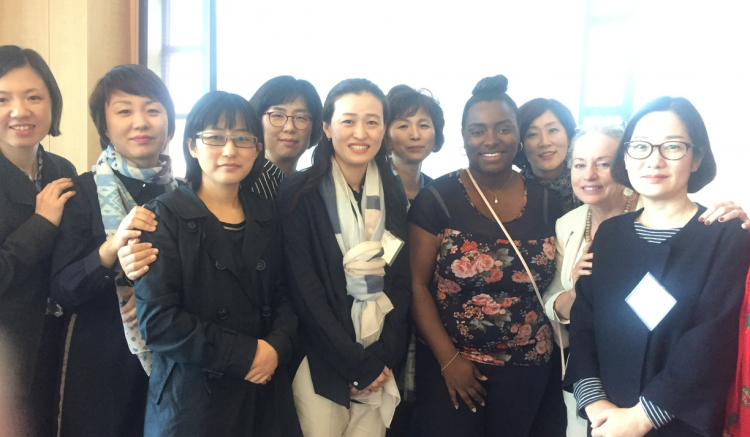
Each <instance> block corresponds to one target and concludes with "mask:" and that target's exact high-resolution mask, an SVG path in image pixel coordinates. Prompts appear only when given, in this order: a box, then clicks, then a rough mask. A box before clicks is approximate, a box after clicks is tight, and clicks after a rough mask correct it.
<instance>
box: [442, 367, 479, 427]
mask: <svg viewBox="0 0 750 437" xmlns="http://www.w3.org/2000/svg"><path fill="white" fill-rule="evenodd" d="M441 367H443V377H444V378H445V385H446V386H447V387H448V393H449V394H450V397H451V401H452V402H453V406H454V407H455V408H456V409H457V410H458V407H459V405H458V398H459V397H460V398H461V399H463V401H464V402H465V403H466V406H468V407H469V409H470V410H471V411H472V412H475V413H476V411H477V407H476V405H475V403H476V404H479V405H481V406H484V397H485V396H487V390H485V389H484V387H482V384H481V383H480V382H479V381H487V377H486V376H484V375H482V373H481V372H480V371H479V369H477V367H476V366H475V365H474V363H472V362H471V361H469V360H467V359H466V358H464V357H463V356H461V354H459V355H458V356H457V357H456V358H455V359H454V360H453V362H451V363H450V364H448V365H447V366H441Z"/></svg>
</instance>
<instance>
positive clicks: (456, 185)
mask: <svg viewBox="0 0 750 437" xmlns="http://www.w3.org/2000/svg"><path fill="white" fill-rule="evenodd" d="M507 88H508V81H507V79H506V78H505V76H495V77H488V78H484V79H482V80H481V81H479V83H478V84H477V85H476V87H475V88H474V90H473V92H472V97H471V98H470V99H469V100H468V102H467V103H466V106H465V107H464V112H463V117H462V122H461V127H462V133H463V139H464V148H465V149H466V155H467V157H468V159H469V168H468V169H464V170H459V171H456V172H453V173H449V174H447V175H445V176H443V177H441V178H438V179H437V180H435V182H433V183H432V184H431V185H430V186H429V187H428V188H427V189H425V190H422V191H421V192H420V194H419V195H418V196H417V198H416V199H415V200H414V202H413V204H412V206H411V209H410V211H409V222H410V225H409V248H410V252H411V257H410V263H411V269H412V275H413V276H412V289H413V292H414V304H413V310H412V314H413V316H414V320H415V324H416V326H417V331H418V335H419V338H420V340H421V341H420V342H418V343H417V369H416V387H417V409H416V411H415V422H414V428H415V429H417V430H419V431H420V432H421V433H423V435H430V436H457V435H475V436H519V437H520V436H528V435H529V433H530V432H531V430H532V424H533V422H534V418H535V417H536V416H537V413H538V412H539V411H538V410H539V408H540V404H541V402H542V398H543V395H544V393H545V389H546V387H547V385H548V381H549V378H550V375H551V370H552V363H551V360H553V359H559V357H553V356H552V350H553V348H552V335H553V334H552V328H551V326H550V323H549V320H548V319H547V316H546V315H545V313H544V307H543V305H542V301H541V297H540V295H539V292H538V289H541V290H543V289H544V288H546V287H547V285H548V284H549V283H550V282H551V281H552V278H553V276H554V274H555V238H554V235H555V229H554V225H555V219H556V218H557V217H559V216H560V215H561V214H562V211H561V206H560V202H559V201H558V200H557V198H556V197H555V196H554V195H550V193H549V192H548V190H547V189H546V188H544V187H542V186H540V185H538V184H535V183H533V182H531V181H529V180H527V179H526V178H524V177H523V176H522V175H520V174H519V173H517V172H515V171H514V170H513V167H512V165H513V160H514V158H515V157H516V154H517V153H519V152H520V151H521V147H522V146H521V143H520V140H519V131H518V123H517V117H518V108H517V106H516V104H515V102H514V101H513V99H511V98H510V96H508V94H507V93H506V91H507ZM558 393H559V391H558ZM559 396H560V401H562V395H561V394H559ZM540 413H541V414H543V412H540ZM558 431H560V430H558ZM562 432H564V430H562Z"/></svg>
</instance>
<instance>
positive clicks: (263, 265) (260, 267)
mask: <svg viewBox="0 0 750 437" xmlns="http://www.w3.org/2000/svg"><path fill="white" fill-rule="evenodd" d="M255 268H256V269H258V270H265V268H266V262H265V261H263V260H260V261H258V264H256V265H255Z"/></svg>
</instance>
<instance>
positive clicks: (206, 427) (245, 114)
mask: <svg viewBox="0 0 750 437" xmlns="http://www.w3.org/2000/svg"><path fill="white" fill-rule="evenodd" d="M261 135H262V129H261V125H260V119H259V117H257V116H256V115H255V114H254V113H253V111H252V108H251V106H250V105H249V104H248V103H247V101H245V100H244V99H243V98H242V97H240V96H238V95H236V94H229V93H225V92H222V91H213V92H210V93H208V94H206V95H205V96H203V97H202V98H201V99H200V100H199V101H198V102H197V103H196V104H195V106H193V109H192V110H191V111H190V114H188V117H187V121H186V125H185V134H184V138H185V139H184V143H183V152H184V154H185V161H186V163H187V174H186V179H187V180H188V182H189V186H187V187H180V188H178V189H177V190H175V191H173V192H171V193H168V194H165V195H164V196H160V197H159V198H158V199H156V200H154V201H152V202H150V203H149V204H148V205H146V207H147V209H148V210H150V211H153V212H154V213H155V214H156V216H157V218H158V219H159V226H158V227H157V228H156V230H155V231H151V232H148V233H145V234H144V235H143V237H142V238H143V240H144V241H147V242H149V243H151V244H153V245H154V247H157V248H159V250H160V251H161V255H160V256H159V257H158V258H157V259H156V261H154V262H153V263H152V264H151V265H150V271H149V272H148V273H147V274H145V275H144V276H143V277H141V278H140V279H138V280H137V281H136V284H135V290H134V294H135V297H136V305H137V308H138V313H139V315H140V316H139V322H138V325H139V327H140V329H141V332H142V333H143V336H144V338H145V340H146V345H147V346H148V347H149V348H150V349H152V350H153V352H154V367H153V373H152V374H151V380H150V385H149V397H148V399H149V401H148V406H147V410H146V425H145V435H146V436H153V437H169V436H174V437H182V436H186V435H190V436H205V437H208V436H228V437H233V436H235V437H241V436H257V437H301V436H302V433H301V430H300V427H299V422H298V421H297V417H296V413H295V410H294V401H293V399H292V388H291V381H290V378H289V374H288V372H287V369H286V365H287V363H288V361H289V359H290V358H291V356H292V352H293V346H294V343H295V339H296V335H297V333H296V330H297V317H296V316H295V315H294V313H293V311H292V308H291V305H290V303H289V299H288V296H287V294H286V285H285V284H286V282H285V278H284V266H283V261H282V247H281V234H280V232H281V228H280V223H279V220H278V214H277V212H276V209H275V207H274V203H273V201H271V200H270V199H266V198H265V197H264V196H261V195H259V194H257V193H253V192H251V187H252V186H253V184H254V182H255V181H256V180H257V178H258V177H259V176H260V174H261V172H262V171H263V163H264V161H265V159H264V157H263V144H262V143H261V142H260V140H259V138H260V137H261Z"/></svg>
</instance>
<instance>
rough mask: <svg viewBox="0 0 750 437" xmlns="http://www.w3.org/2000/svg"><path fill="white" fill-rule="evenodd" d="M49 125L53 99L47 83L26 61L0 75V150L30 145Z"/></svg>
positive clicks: (31, 145) (40, 136)
mask: <svg viewBox="0 0 750 437" xmlns="http://www.w3.org/2000/svg"><path fill="white" fill-rule="evenodd" d="M51 125H52V99H51V98H50V95H49V91H48V90H47V86H46V85H45V84H44V81H43V80H42V78H41V77H40V76H39V74H37V73H36V71H34V69H33V68H31V67H30V66H28V65H26V66H24V67H20V68H15V69H13V70H11V71H9V72H8V73H7V74H5V76H3V77H0V151H1V150H4V149H6V148H10V147H18V148H31V147H34V146H36V145H37V144H39V142H40V141H41V140H42V139H43V138H44V137H45V136H47V133H48V132H49V129H50V126H51Z"/></svg>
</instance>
